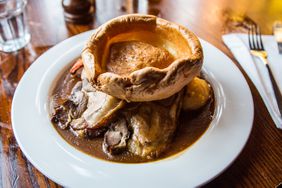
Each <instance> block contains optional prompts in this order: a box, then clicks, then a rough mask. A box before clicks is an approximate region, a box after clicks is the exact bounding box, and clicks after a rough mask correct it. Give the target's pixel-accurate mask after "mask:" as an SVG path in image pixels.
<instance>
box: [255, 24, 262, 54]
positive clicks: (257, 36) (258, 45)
mask: <svg viewBox="0 0 282 188" xmlns="http://www.w3.org/2000/svg"><path fill="white" fill-rule="evenodd" d="M254 29H255V35H256V36H255V37H256V46H257V48H256V49H257V50H261V46H260V38H259V29H258V26H257V25H256V26H255V28H254Z"/></svg>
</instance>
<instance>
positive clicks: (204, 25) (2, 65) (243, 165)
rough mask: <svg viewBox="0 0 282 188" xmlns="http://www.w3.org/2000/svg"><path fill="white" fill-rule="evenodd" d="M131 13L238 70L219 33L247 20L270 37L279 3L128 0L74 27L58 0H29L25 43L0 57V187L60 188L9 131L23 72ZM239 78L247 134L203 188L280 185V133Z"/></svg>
mask: <svg viewBox="0 0 282 188" xmlns="http://www.w3.org/2000/svg"><path fill="white" fill-rule="evenodd" d="M133 12H141V13H150V14H155V15H158V16H160V17H162V18H165V19H167V20H170V21H173V22H177V23H180V24H182V25H184V26H186V27H188V28H189V29H191V30H192V31H193V32H195V33H196V34H197V35H198V36H199V37H201V38H203V39H204V40H207V41H208V42H210V43H212V44H213V45H215V46H216V47H217V48H219V49H220V50H222V51H223V52H224V53H225V54H227V55H228V56H229V57H230V58H231V59H232V60H233V61H234V63H235V64H236V65H237V66H238V63H237V62H236V61H235V60H234V58H233V57H232V55H231V53H230V52H229V51H228V49H227V48H226V47H225V46H224V44H223V42H222V39H221V36H222V34H224V33H228V32H244V31H245V28H244V23H246V22H248V21H250V20H253V21H255V22H256V23H258V24H259V25H260V26H261V27H262V32H263V33H264V34H271V33H272V24H273V21H275V20H279V19H280V20H282V1H281V0H159V1H156V0H155V1H152V0H151V2H149V3H147V1H146V0H139V3H138V4H137V3H136V2H132V1H130V0H123V1H122V0H96V11H95V14H93V17H94V20H93V22H91V23H90V24H87V25H75V24H68V23H65V21H64V17H63V9H62V6H61V1H60V0H51V1H50V0H29V1H28V6H27V14H28V24H29V27H30V31H31V34H32V40H31V42H30V44H28V45H27V46H26V47H25V48H24V49H22V50H20V51H18V52H15V53H10V54H6V53H2V52H0V77H1V79H0V187H1V186H2V187H5V188H6V187H60V185H57V184H56V183H54V182H53V181H51V180H50V179H48V178H47V177H45V176H44V175H43V174H41V173H40V172H39V171H38V170H37V169H36V168H35V167H34V166H33V165H32V164H31V163H30V162H29V161H28V160H27V159H26V157H25V156H24V154H23V153H22V152H21V150H20V148H19V146H18V144H17V142H16V140H15V137H14V135H13V131H12V128H11V115H10V114H11V103H12V99H13V94H14V92H15V89H16V87H17V84H18V82H19V80H20V79H21V77H22V75H23V74H24V72H25V71H26V70H27V68H28V67H29V66H30V65H31V64H32V63H33V62H34V60H36V58H38V56H40V55H41V54H42V53H44V52H45V51H46V50H48V49H49V48H50V47H52V46H54V45H56V44H58V43H59V42H61V41H62V40H64V39H66V38H68V37H71V36H73V35H76V34H78V33H81V32H84V31H87V30H90V29H93V28H96V27H98V26H99V25H101V24H103V23H104V22H105V21H107V20H109V19H110V18H113V17H115V16H118V15H121V14H127V13H133ZM215 63H216V62H215ZM281 63H282V62H281ZM238 67H239V66H238ZM239 68H240V67H239ZM240 69H241V68H240ZM243 74H244V76H245V78H246V79H247V81H248V84H249V86H250V88H251V91H252V95H253V99H254V105H255V117H254V124H253V130H252V132H251V135H250V138H249V141H248V142H247V145H246V147H245V148H244V150H243V151H242V153H241V154H240V155H239V157H238V158H237V159H236V160H235V162H234V163H233V164H232V165H231V166H230V167H229V168H227V169H226V170H225V171H224V172H223V173H222V174H221V175H219V176H218V177H217V178H215V179H214V180H212V181H211V182H209V183H208V184H206V185H205V186H204V187H276V186H277V185H279V184H280V183H281V182H282V131H281V130H278V129H276V128H275V125H274V123H273V122H272V120H271V118H270V116H269V114H268V112H267V110H266V107H265V105H264V104H263V102H262V100H261V97H260V96H259V94H258V92H257V90H256V89H255V87H254V85H253V84H252V83H251V82H250V80H249V79H248V77H247V76H246V74H245V73H244V72H243ZM27 108H28V107H27ZM31 121H32V120H31ZM211 162H212V161H211ZM93 186H94V187H95V185H93ZM175 187H177V185H176V186H175Z"/></svg>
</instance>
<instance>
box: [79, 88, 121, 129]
mask: <svg viewBox="0 0 282 188" xmlns="http://www.w3.org/2000/svg"><path fill="white" fill-rule="evenodd" d="M86 94H87V96H88V103H87V109H86V110H85V112H84V113H83V114H82V117H83V118H84V119H85V121H86V122H87V124H88V126H87V128H89V129H93V128H95V129H97V128H101V127H102V126H104V125H105V124H107V122H109V120H111V119H112V117H113V116H114V114H115V112H116V111H117V110H119V109H120V108H121V107H122V106H123V101H121V100H120V99H117V98H115V97H112V96H110V95H108V94H105V93H103V92H100V91H97V90H95V91H94V92H87V93H86Z"/></svg>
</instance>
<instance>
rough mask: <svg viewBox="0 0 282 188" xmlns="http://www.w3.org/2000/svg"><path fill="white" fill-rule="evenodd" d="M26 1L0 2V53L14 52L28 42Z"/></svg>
mask: <svg viewBox="0 0 282 188" xmlns="http://www.w3.org/2000/svg"><path fill="white" fill-rule="evenodd" d="M26 4H27V1H26V0H0V51H3V52H14V51H17V50H19V49H21V48H23V47H24V46H25V45H26V44H28V43H29V41H30V33H29V29H28V25H27V22H26V18H25V8H26Z"/></svg>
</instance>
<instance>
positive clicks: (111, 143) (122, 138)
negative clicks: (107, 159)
mask: <svg viewBox="0 0 282 188" xmlns="http://www.w3.org/2000/svg"><path fill="white" fill-rule="evenodd" d="M129 135H130V133H129V130H128V127H127V123H126V120H125V119H124V118H120V119H118V120H117V121H116V122H114V123H113V124H112V125H111V127H110V129H109V130H108V131H107V132H106V134H105V136H104V142H103V149H104V151H105V153H107V154H109V155H114V154H118V153H120V152H122V151H124V150H125V148H126V146H127V140H128V138H129Z"/></svg>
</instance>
